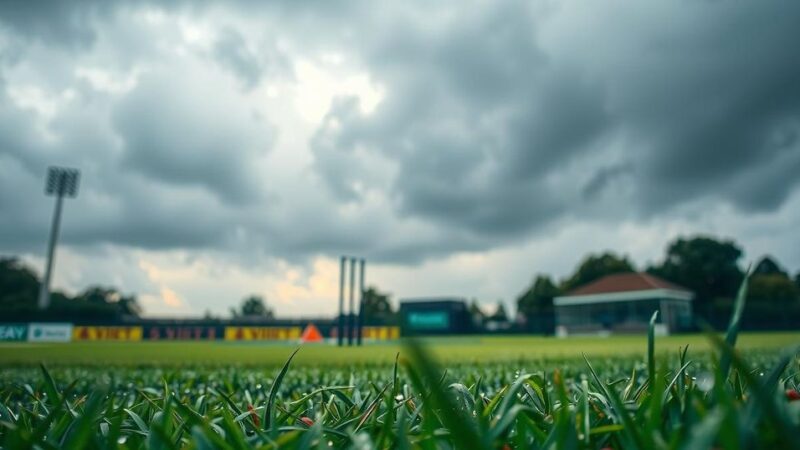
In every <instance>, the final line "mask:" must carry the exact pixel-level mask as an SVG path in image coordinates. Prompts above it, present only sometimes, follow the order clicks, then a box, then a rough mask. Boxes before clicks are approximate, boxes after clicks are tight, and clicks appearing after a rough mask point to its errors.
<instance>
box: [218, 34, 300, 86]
mask: <svg viewBox="0 0 800 450" xmlns="http://www.w3.org/2000/svg"><path fill="white" fill-rule="evenodd" d="M213 56H214V58H215V59H216V60H217V61H219V63H220V64H222V65H223V66H224V67H226V68H227V69H229V70H230V71H231V72H232V73H233V74H234V75H236V77H238V78H239V80H240V82H241V85H242V87H244V88H245V89H248V90H249V89H253V88H254V87H256V86H257V85H258V84H259V83H260V82H261V80H262V79H264V78H265V77H271V78H273V79H276V78H285V77H289V76H290V75H291V67H290V62H289V60H288V58H287V57H286V55H285V54H283V52H281V51H280V50H279V49H278V48H276V46H275V42H274V41H267V42H263V41H262V42H248V41H247V39H246V38H245V36H243V35H242V34H241V33H240V32H239V31H237V30H236V29H235V28H233V27H225V28H223V29H222V30H221V31H220V33H219V37H218V38H217V40H216V42H215V43H214V49H213Z"/></svg>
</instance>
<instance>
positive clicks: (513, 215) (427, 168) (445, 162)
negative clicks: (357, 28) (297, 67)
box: [314, 1, 800, 248]
mask: <svg viewBox="0 0 800 450" xmlns="http://www.w3.org/2000/svg"><path fill="white" fill-rule="evenodd" d="M450 7H452V5H450ZM412 8H413V7H412ZM456 9H457V11H456ZM449 12H450V13H452V16H449V20H442V22H440V23H437V24H438V25H439V26H437V27H433V26H430V23H429V22H425V21H423V20H420V21H419V22H413V21H412V20H411V19H408V18H409V17H411V18H414V19H416V16H414V15H413V14H409V15H404V14H402V13H400V14H395V16H393V21H390V22H389V24H390V25H386V24H385V23H379V24H376V25H373V26H372V28H370V30H371V31H372V32H373V33H375V35H377V37H376V38H372V39H365V40H364V44H363V47H364V48H365V50H364V52H365V54H366V61H367V67H368V68H369V69H370V70H371V71H372V72H373V74H374V75H375V77H376V79H378V80H379V81H381V82H384V83H385V84H386V89H387V98H386V99H385V100H384V102H383V103H382V104H381V105H379V107H378V109H377V110H376V111H375V112H374V113H373V114H372V115H358V114H353V113H352V110H342V109H339V110H336V109H334V110H332V115H333V116H334V117H335V118H336V119H337V122H339V123H341V124H342V126H341V127H340V128H337V129H335V130H332V131H331V130H326V129H324V128H323V129H321V130H320V134H322V135H323V137H318V138H317V142H326V143H327V144H328V145H325V146H321V145H317V146H315V147H314V150H315V152H316V155H317V158H318V162H319V164H317V165H316V166H315V167H316V168H317V170H318V172H319V173H320V174H321V175H322V176H323V177H330V176H331V174H330V173H329V172H328V168H327V167H324V166H327V164H328V161H329V160H330V157H331V156H330V155H332V154H336V153H337V152H339V153H340V154H346V153H347V152H348V151H350V150H349V149H351V148H352V147H354V146H361V147H362V148H366V149H370V150H371V151H374V152H379V153H381V154H382V155H384V156H385V157H388V158H390V159H392V160H394V161H395V162H396V163H397V164H398V166H399V168H400V170H399V173H398V176H397V179H396V180H395V183H394V185H393V187H392V195H393V197H394V198H395V199H396V201H397V204H398V206H399V208H400V209H399V210H400V211H403V212H405V213H407V214H410V215H412V216H414V217H418V218H421V219H426V220H433V221H438V222H441V223H444V224H446V225H447V226H448V227H451V229H462V230H470V231H473V232H475V233H480V234H483V235H490V236H495V241H494V242H502V241H503V240H504V239H508V238H509V236H515V235H519V234H520V233H523V232H536V231H537V230H541V227H542V226H543V225H544V224H547V223H549V222H551V221H554V220H557V219H558V218H559V217H565V215H567V214H571V215H573V216H574V213H576V212H577V213H579V212H580V211H581V210H583V209H584V208H583V206H582V205H583V203H585V202H592V203H593V202H603V201H609V202H610V203H609V204H608V207H607V208H601V207H595V206H593V207H592V208H591V209H592V211H595V212H602V211H606V214H610V215H613V216H614V217H617V218H618V217H625V216H634V217H641V216H650V215H654V214H667V213H668V212H669V211H670V210H671V208H673V207H676V206H679V205H681V204H682V203H685V202H689V201H698V200H701V201H712V202H713V201H720V200H721V201H725V202H728V203H730V204H732V205H733V206H735V207H736V208H739V209H741V210H753V209H757V210H760V211H774V210H775V209H777V208H779V207H780V206H781V205H782V203H783V201H784V200H785V199H786V198H787V197H788V195H789V194H790V193H791V192H793V190H794V189H795V187H796V185H797V184H798V181H800V175H798V173H799V172H798V171H796V170H794V169H795V168H796V167H797V161H798V159H800V156H797V155H798V147H797V145H796V144H794V142H795V141H794V140H791V139H788V141H791V143H784V144H783V145H775V144H773V143H771V140H774V138H773V136H774V135H776V134H784V135H793V133H796V132H797V123H798V113H799V112H800V109H798V106H800V90H799V89H798V87H800V85H799V84H798V83H797V82H796V80H797V79H800V59H797V58H794V57H793V56H792V55H790V50H789V47H787V43H789V42H796V41H798V40H800V29H799V28H797V27H796V23H798V22H800V7H799V6H797V4H795V3H790V2H783V1H774V2H760V3H758V4H744V5H736V6H732V5H727V4H723V3H714V2H699V3H688V4H684V5H682V6H678V5H666V4H664V5H659V7H656V8H651V7H650V5H648V6H644V5H640V6H639V7H637V6H635V5H633V4H632V3H629V2H619V3H615V4H614V5H611V6H608V7H607V6H603V7H599V6H598V7H597V11H595V13H596V14H589V15H587V17H591V20H590V22H591V23H590V24H589V28H588V29H587V30H586V31H583V30H572V31H573V32H575V31H577V32H578V33H577V34H579V35H580V36H581V37H583V38H586V41H582V44H583V45H584V46H583V47H580V48H579V47H576V46H573V47H566V48H560V47H558V45H556V46H555V47H553V46H552V45H551V44H552V42H548V43H546V44H544V43H541V42H540V41H538V40H537V39H539V38H540V34H541V33H539V31H540V29H542V28H545V27H547V26H548V25H549V23H548V21H550V20H553V21H561V22H564V23H567V24H568V23H569V21H570V20H571V19H572V18H571V17H570V16H569V14H570V10H569V8H567V7H566V6H565V7H564V8H563V9H560V8H558V7H556V8H553V9H552V10H548V11H545V12H543V13H542V14H540V15H536V14H533V13H532V12H531V11H530V10H529V9H528V8H527V6H526V5H525V4H523V3H514V2H511V3H500V4H492V5H491V6H487V7H486V8H485V9H482V10H480V13H476V12H475V11H474V10H473V9H471V8H463V9H458V8H454V9H451V10H450V11H449ZM665 13H666V14H671V15H672V17H671V18H669V15H668V16H665V15H664V14H665ZM559 14H562V16H559ZM431 16H434V17H435V16H436V14H435V12H433V13H431ZM397 17H399V19H397ZM406 19H408V20H407V21H406ZM575 19H576V20H575V22H576V23H580V25H583V26H587V24H586V23H585V22H584V23H581V22H579V20H583V19H578V18H577V17H575ZM630 23H639V26H637V27H632V26H630ZM420 24H422V25H420ZM580 25H578V26H580ZM650 25H653V26H652V27H650V28H648V27H649V26H650ZM600 30H602V32H600ZM598 32H600V34H599V35H597V33H598ZM631 33H636V34H631ZM593 39H594V40H593ZM548 45H549V47H548ZM559 50H561V51H564V53H557V52H558V51H559ZM613 136H623V137H624V139H620V140H614V139H610V137H613ZM331 142H334V143H338V145H333V146H331V145H330V143H331ZM618 146H622V148H612V147H618ZM603 154H615V155H620V154H622V155H623V156H622V160H623V161H624V162H620V161H617V160H609V161H605V162H604V161H602V160H599V159H598V158H597V156H598V155H603ZM576 167H577V168H579V169H580V170H578V169H576ZM334 172H335V173H334V174H333V176H334V177H335V180H331V179H329V180H328V181H329V183H331V184H338V185H342V184H345V185H346V184H348V183H353V182H359V181H363V180H360V177H361V175H360V174H359V173H358V172H352V173H347V174H343V173H342V172H341V171H339V170H336V171H334ZM623 174H625V177H624V178H619V176H620V175H623ZM343 175H344V176H343ZM342 178H344V179H342ZM612 178H617V179H619V180H620V182H623V183H625V184H628V185H629V186H630V188H629V189H627V190H626V191H625V192H626V193H627V194H628V195H629V198H628V199H627V200H628V201H624V202H620V201H619V199H615V200H614V201H611V200H609V199H603V198H599V197H592V196H589V195H587V193H588V192H589V191H593V190H597V189H602V188H603V186H604V185H606V184H608V182H609V181H610V180H611V179H612ZM576 186H577V187H576ZM333 188H334V189H338V188H337V187H336V186H334V187H333ZM581 189H582V190H583V192H580V191H581ZM457 247H458V243H454V248H457Z"/></svg>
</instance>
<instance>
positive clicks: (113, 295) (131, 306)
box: [53, 286, 142, 317]
mask: <svg viewBox="0 0 800 450" xmlns="http://www.w3.org/2000/svg"><path fill="white" fill-rule="evenodd" d="M67 301H71V302H72V304H67V303H65V302H67ZM53 308H56V309H58V308H68V309H87V310H92V311H94V313H95V314H99V315H103V314H104V313H103V312H104V311H105V314H106V315H108V316H109V317H121V316H132V317H139V315H140V314H141V313H142V308H141V307H140V306H139V302H138V301H137V300H136V297H135V296H133V295H123V294H122V293H120V292H119V291H118V290H117V289H115V288H112V287H104V286H90V287H88V288H86V289H85V290H84V291H83V292H81V293H80V294H78V295H77V296H76V297H75V298H74V299H71V300H70V299H67V298H64V299H63V300H62V301H57V300H55V299H54V300H53Z"/></svg>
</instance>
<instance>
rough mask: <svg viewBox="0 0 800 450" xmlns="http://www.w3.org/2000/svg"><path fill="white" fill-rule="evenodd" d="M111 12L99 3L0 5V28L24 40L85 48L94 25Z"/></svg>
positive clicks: (20, 1)
mask: <svg viewBox="0 0 800 450" xmlns="http://www.w3.org/2000/svg"><path fill="white" fill-rule="evenodd" d="M112 9H114V5H113V4H112V3H111V2H106V1H102V0H76V1H70V2H62V1H59V0H47V1H26V0H6V1H3V2H0V26H2V27H6V28H8V29H10V30H11V31H12V32H13V33H15V34H17V35H20V36H23V37H25V38H27V39H39V40H42V41H45V42H47V43H51V44H57V45H69V46H80V47H85V46H88V45H90V44H92V43H93V42H94V39H95V37H96V36H95V33H94V27H93V24H94V21H95V20H97V19H98V18H101V17H105V16H107V15H108V14H109V12H110V11H111V10H112Z"/></svg>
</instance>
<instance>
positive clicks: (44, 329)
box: [28, 323, 72, 342]
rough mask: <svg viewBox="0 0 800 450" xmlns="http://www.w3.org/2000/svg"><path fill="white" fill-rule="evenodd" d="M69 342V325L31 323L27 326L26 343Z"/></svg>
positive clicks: (70, 337)
mask: <svg viewBox="0 0 800 450" xmlns="http://www.w3.org/2000/svg"><path fill="white" fill-rule="evenodd" d="M71 340H72V324H71V323H31V324H29V325H28V342H69V341H71Z"/></svg>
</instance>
